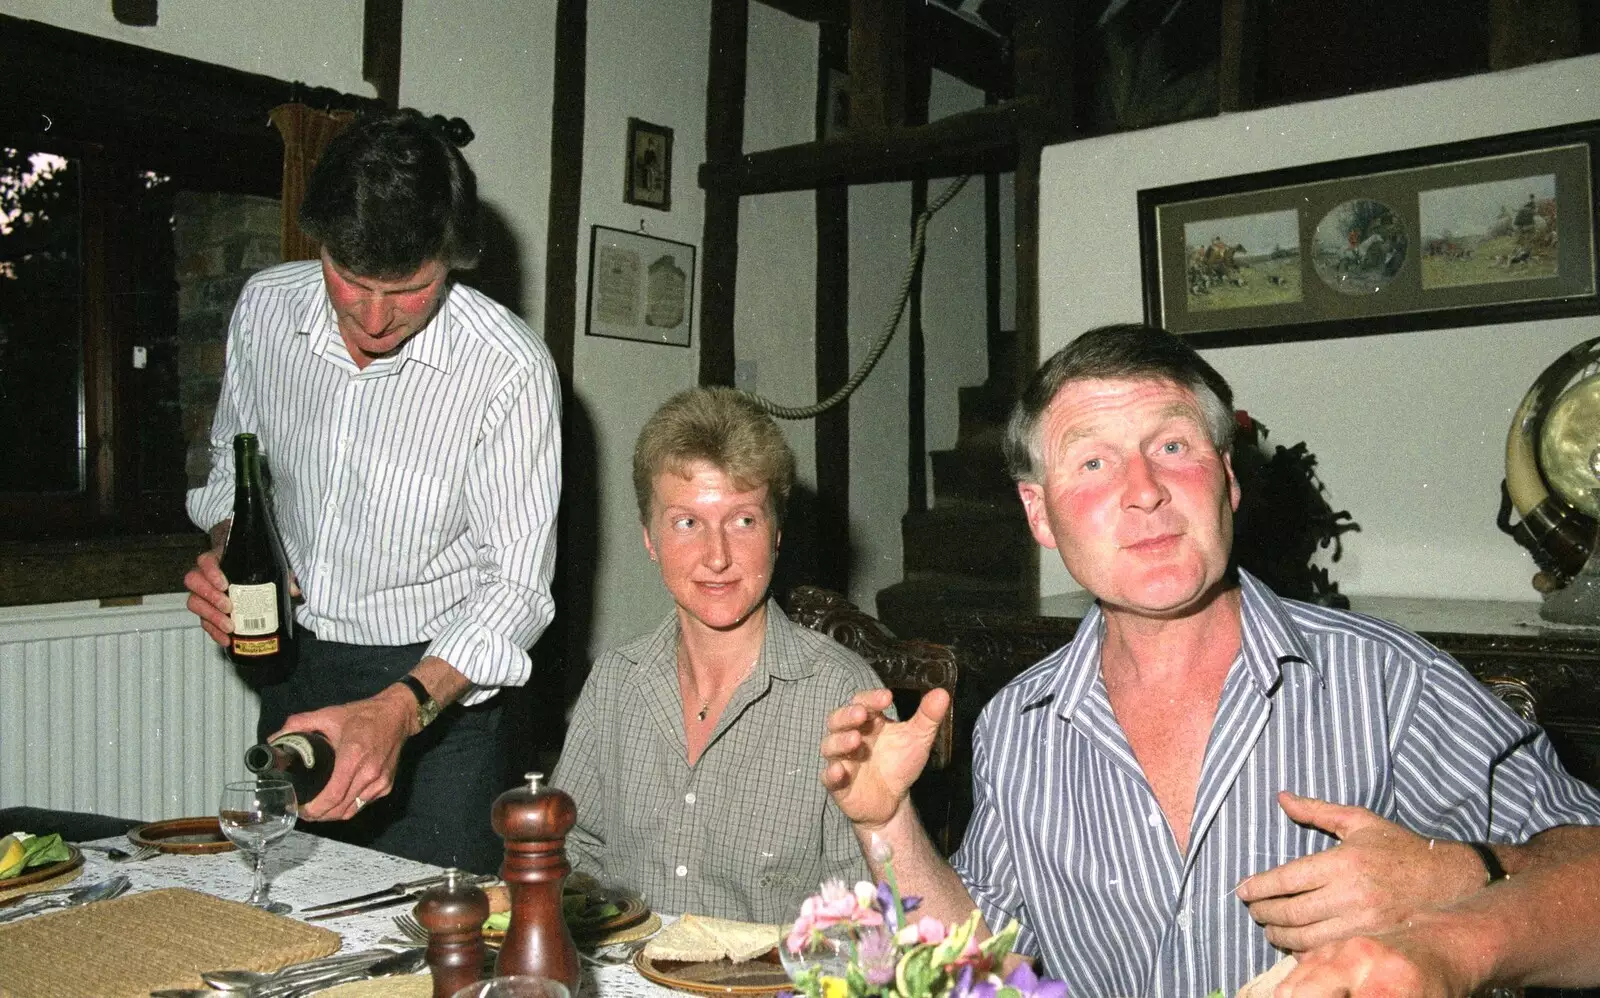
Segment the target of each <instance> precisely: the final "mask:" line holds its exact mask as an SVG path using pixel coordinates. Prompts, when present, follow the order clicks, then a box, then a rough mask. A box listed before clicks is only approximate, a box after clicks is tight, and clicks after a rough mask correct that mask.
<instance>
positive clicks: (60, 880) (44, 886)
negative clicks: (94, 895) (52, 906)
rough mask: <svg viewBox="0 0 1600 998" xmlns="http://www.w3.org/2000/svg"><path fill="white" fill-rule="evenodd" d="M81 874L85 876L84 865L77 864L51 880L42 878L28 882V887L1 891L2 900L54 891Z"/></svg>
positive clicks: (0, 898)
mask: <svg viewBox="0 0 1600 998" xmlns="http://www.w3.org/2000/svg"><path fill="white" fill-rule="evenodd" d="M81 876H83V867H81V866H77V867H74V868H72V869H70V870H68V871H67V872H66V873H63V874H61V875H60V876H57V877H51V878H50V879H49V880H41V881H39V882H38V883H36V884H28V885H27V886H26V887H12V888H10V889H8V890H3V891H0V901H9V900H10V899H12V898H14V897H17V896H18V895H21V894H33V893H35V892H37V891H53V890H55V889H56V888H57V887H65V886H67V885H68V884H70V883H72V882H73V881H74V880H77V879H78V878H79V877H81ZM17 903H18V904H23V903H24V902H21V901H19V902H17Z"/></svg>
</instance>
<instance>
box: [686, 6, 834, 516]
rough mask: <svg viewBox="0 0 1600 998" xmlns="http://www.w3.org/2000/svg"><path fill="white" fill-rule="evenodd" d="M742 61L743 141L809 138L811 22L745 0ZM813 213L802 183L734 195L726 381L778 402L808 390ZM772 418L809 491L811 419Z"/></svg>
mask: <svg viewBox="0 0 1600 998" xmlns="http://www.w3.org/2000/svg"><path fill="white" fill-rule="evenodd" d="M747 60H748V69H747V79H746V86H745V91H746V96H745V108H744V111H745V113H744V147H745V149H747V150H750V151H755V150H759V149H772V148H776V147H779V146H787V145H794V144H796V143H799V142H810V141H812V139H813V138H815V135H816V111H815V106H816V89H817V27H816V25H814V24H810V23H807V22H805V21H801V20H798V19H796V18H793V17H790V16H789V15H787V14H784V13H782V12H780V11H776V10H773V9H772V8H771V7H768V6H767V5H766V4H762V3H753V4H751V5H750V46H749V51H748V53H747ZM702 158H703V157H702ZM816 217H817V212H816V196H815V195H814V194H813V193H812V192H811V191H789V192H785V193H782V194H763V195H758V196H755V197H748V198H744V199H743V200H742V201H741V202H740V204H739V274H738V281H737V283H736V284H735V285H734V336H735V342H734V359H735V365H736V368H737V369H736V371H735V383H736V384H737V385H738V386H739V387H740V388H743V389H745V390H746V391H752V392H757V393H759V394H761V395H764V396H766V397H768V398H770V399H772V400H773V401H774V402H777V403H779V404H781V405H786V406H805V405H810V404H811V403H812V402H815V401H816V398H817V377H816V349H817V330H816V301H817V224H816ZM778 425H779V426H780V427H782V429H783V433H784V439H786V440H788V441H789V447H790V449H792V450H793V451H794V455H795V463H796V465H797V470H798V473H799V478H800V484H801V485H802V486H803V487H805V488H807V489H810V490H812V491H815V490H816V486H817V474H816V472H817V462H816V450H817V437H816V425H817V424H816V421H815V420H811V419H799V420H794V419H780V420H778Z"/></svg>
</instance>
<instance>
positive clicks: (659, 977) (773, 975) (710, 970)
mask: <svg viewBox="0 0 1600 998" xmlns="http://www.w3.org/2000/svg"><path fill="white" fill-rule="evenodd" d="M633 969H635V970H637V971H638V972H639V973H640V974H641V975H643V976H644V978H645V979H646V980H650V981H654V982H655V983H657V984H659V985H661V986H662V987H664V988H672V989H673V990H675V991H687V992H689V993H690V994H697V995H770V994H772V993H773V992H775V991H781V990H783V989H784V988H787V987H789V986H790V981H789V975H788V974H786V973H784V970H783V964H781V963H779V962H778V948H777V947H776V946H774V947H773V948H772V949H770V950H767V952H765V953H763V954H761V955H760V956H758V957H756V958H755V959H754V960H746V961H745V962H743V963H729V962H728V961H727V960H711V961H707V962H705V963H682V962H680V961H677V960H652V959H650V958H649V957H647V956H645V955H644V950H640V951H639V953H638V955H636V956H635V957H634V958H633Z"/></svg>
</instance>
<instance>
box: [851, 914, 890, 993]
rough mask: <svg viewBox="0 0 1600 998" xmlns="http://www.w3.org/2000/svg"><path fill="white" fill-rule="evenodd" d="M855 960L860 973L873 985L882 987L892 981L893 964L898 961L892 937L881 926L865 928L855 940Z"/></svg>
mask: <svg viewBox="0 0 1600 998" xmlns="http://www.w3.org/2000/svg"><path fill="white" fill-rule="evenodd" d="M856 960H857V961H858V962H859V964H860V966H861V974H862V976H863V977H865V978H866V979H867V983H868V984H870V985H872V986H873V987H883V986H884V985H885V984H889V983H891V982H893V981H894V970H895V965H896V964H897V963H899V961H900V954H899V951H897V950H896V949H895V946H894V939H893V937H892V936H890V934H889V933H888V932H885V931H884V930H883V929H882V928H872V929H867V930H865V931H864V932H862V933H861V937H860V938H859V939H858V940H857V941H856Z"/></svg>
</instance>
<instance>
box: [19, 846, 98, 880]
mask: <svg viewBox="0 0 1600 998" xmlns="http://www.w3.org/2000/svg"><path fill="white" fill-rule="evenodd" d="M67 853H68V855H67V858H66V859H63V860H61V861H60V862H58V863H46V864H45V865H44V866H35V867H33V868H32V869H29V870H24V871H22V872H21V873H19V874H17V875H16V876H14V877H7V878H5V879H4V880H0V891H9V890H11V889H13V888H16V887H27V886H28V885H29V884H37V883H39V882H40V881H44V880H49V879H50V878H51V877H59V876H61V875H62V874H63V873H70V872H71V871H73V870H76V869H77V868H78V867H80V866H82V865H83V853H82V852H81V851H79V849H78V847H77V846H74V845H69V846H67Z"/></svg>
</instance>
